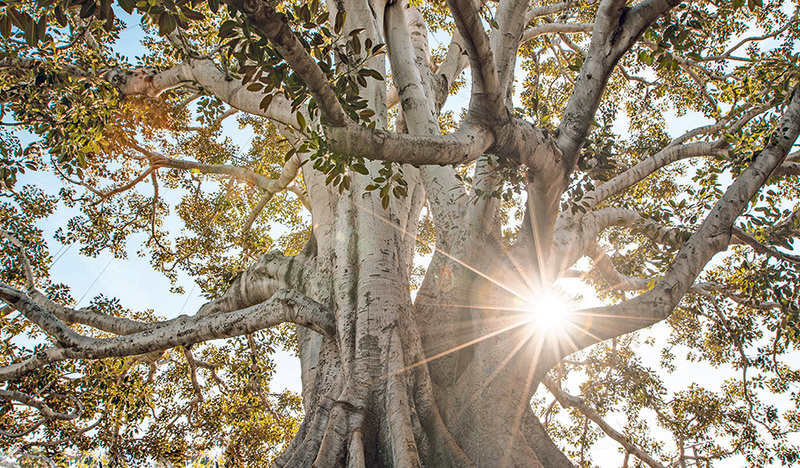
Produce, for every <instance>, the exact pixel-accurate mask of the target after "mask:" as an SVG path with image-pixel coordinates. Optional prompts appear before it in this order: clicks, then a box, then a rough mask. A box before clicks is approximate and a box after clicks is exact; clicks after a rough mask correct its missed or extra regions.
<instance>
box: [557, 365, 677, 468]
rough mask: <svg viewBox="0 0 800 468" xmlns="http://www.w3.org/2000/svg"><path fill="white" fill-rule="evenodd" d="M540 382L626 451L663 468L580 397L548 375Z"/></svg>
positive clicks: (559, 399) (654, 466)
mask: <svg viewBox="0 0 800 468" xmlns="http://www.w3.org/2000/svg"><path fill="white" fill-rule="evenodd" d="M542 383H543V384H544V386H545V387H547V390H549V391H550V393H551V394H552V395H553V396H554V397H555V399H556V401H558V403H559V404H560V405H561V406H562V407H563V408H575V409H577V410H578V411H580V412H581V413H582V414H583V415H584V416H585V417H587V418H588V419H589V420H591V421H592V422H594V423H595V424H597V426H598V427H599V428H600V430H602V431H603V432H605V433H606V435H607V436H609V437H611V438H612V439H614V440H615V441H617V442H618V443H619V444H620V445H622V446H623V447H624V448H625V450H626V452H627V453H630V454H632V455H635V456H636V457H638V458H639V459H640V460H642V461H643V462H644V463H646V464H647V466H649V467H651V468H665V467H664V465H662V464H661V463H659V462H658V461H656V460H655V459H654V458H652V457H651V456H650V455H648V454H647V453H646V452H645V451H644V450H642V449H640V448H639V447H637V446H636V445H634V444H632V443H631V442H630V441H629V440H628V438H627V437H625V435H623V434H621V433H619V432H618V431H617V430H615V429H614V428H613V427H611V425H610V424H608V423H607V422H606V421H605V420H604V419H603V417H602V416H600V415H599V414H597V412H596V411H595V410H594V409H592V408H591V407H590V406H589V405H588V404H587V403H586V402H584V401H583V400H582V399H581V398H579V397H576V396H573V395H570V394H568V393H566V392H565V391H563V390H561V389H560V388H559V387H558V385H557V384H556V383H555V382H553V380H552V379H551V378H550V377H548V376H545V378H544V379H543V380H542Z"/></svg>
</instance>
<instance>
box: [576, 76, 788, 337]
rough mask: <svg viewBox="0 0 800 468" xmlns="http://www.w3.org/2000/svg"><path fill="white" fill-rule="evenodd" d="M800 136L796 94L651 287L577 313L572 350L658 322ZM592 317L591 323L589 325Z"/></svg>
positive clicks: (725, 240)
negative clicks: (771, 131)
mask: <svg viewBox="0 0 800 468" xmlns="http://www.w3.org/2000/svg"><path fill="white" fill-rule="evenodd" d="M799 134H800V92H798V90H797V89H795V90H794V91H793V92H792V97H791V102H790V103H789V105H788V106H787V108H786V111H785V113H784V115H783V118H782V119H781V121H780V123H779V125H778V130H777V131H776V132H775V134H774V135H773V137H772V138H771V140H770V142H769V143H768V144H767V145H766V147H765V148H764V149H763V150H762V151H761V154H760V155H759V156H758V157H757V158H756V159H755V160H754V161H753V162H752V163H751V164H750V166H749V167H748V168H747V169H745V170H744V171H743V172H742V173H741V174H740V175H739V177H737V178H736V180H735V181H734V182H733V184H731V186H730V187H729V188H728V190H727V191H726V192H725V194H724V195H723V196H722V197H721V198H720V200H719V201H718V202H717V203H716V204H715V205H714V207H713V208H712V209H711V212H710V213H709V214H708V216H707V217H706V219H705V220H704V221H703V223H702V224H701V225H700V228H699V229H698V230H697V231H696V232H695V233H694V234H693V235H692V236H691V237H690V238H689V240H687V241H686V242H685V243H684V244H683V247H682V248H681V249H680V251H679V252H678V255H677V256H676V258H675V260H674V262H673V264H672V265H671V266H670V267H669V268H668V269H667V271H666V273H665V274H664V277H663V278H662V279H661V281H659V282H658V283H657V284H656V285H655V287H654V288H653V289H652V290H650V291H648V292H646V293H644V294H642V295H641V296H639V297H636V298H634V299H632V300H630V301H626V302H623V303H621V304H617V305H615V306H610V307H605V308H599V309H593V310H588V311H583V312H580V315H579V316H576V317H579V318H577V320H576V322H577V323H576V334H577V335H578V336H577V337H576V339H575V340H573V344H574V345H577V347H578V348H581V347H583V346H586V345H588V344H591V343H595V342H597V341H599V340H603V339H608V338H612V337H615V336H619V335H621V334H624V333H628V332H630V331H633V330H638V329H640V328H643V327H645V326H647V325H649V324H651V323H655V322H657V321H660V320H663V319H664V318H666V317H667V316H668V315H669V314H670V313H671V312H672V310H673V309H674V308H675V307H676V306H677V305H678V302H679V301H680V300H681V298H683V296H684V295H685V294H686V293H687V292H688V291H689V289H690V288H691V286H692V283H693V282H694V280H695V279H696V278H697V276H698V275H699V274H700V272H701V271H702V270H703V268H704V267H705V266H706V264H707V263H708V261H709V260H711V257H713V256H714V255H715V254H716V253H717V252H719V251H721V250H722V249H724V248H725V247H726V246H727V245H728V244H729V242H730V237H731V230H732V228H733V224H734V222H735V221H736V218H737V217H739V216H740V215H741V213H742V211H743V210H744V209H745V208H746V207H747V205H748V204H749V202H750V200H752V198H753V197H754V196H755V194H756V193H758V191H759V189H760V188H761V187H762V186H763V185H764V183H765V182H766V181H767V179H768V178H769V176H770V174H771V173H772V171H774V170H775V168H776V167H778V165H780V164H781V163H782V162H783V160H784V159H785V158H786V155H787V154H788V153H789V150H790V149H791V148H792V146H793V144H794V142H795V141H796V140H797V137H798V135H799ZM593 317H597V320H594V319H593Z"/></svg>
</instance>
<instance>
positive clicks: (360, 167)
mask: <svg viewBox="0 0 800 468" xmlns="http://www.w3.org/2000/svg"><path fill="white" fill-rule="evenodd" d="M350 167H352V168H353V170H354V171H356V172H358V173H359V174H364V175H368V174H369V169H367V166H365V165H363V164H361V163H354V164H353V165H352V166H350ZM371 187H374V186H371ZM375 188H377V187H375ZM367 190H370V189H367ZM373 190H374V189H373Z"/></svg>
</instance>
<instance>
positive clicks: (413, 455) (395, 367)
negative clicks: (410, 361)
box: [385, 329, 422, 467]
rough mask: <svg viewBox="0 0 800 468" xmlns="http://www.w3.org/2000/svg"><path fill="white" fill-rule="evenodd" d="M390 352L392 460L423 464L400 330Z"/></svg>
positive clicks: (401, 463)
mask: <svg viewBox="0 0 800 468" xmlns="http://www.w3.org/2000/svg"><path fill="white" fill-rule="evenodd" d="M388 354H389V360H388V369H387V370H388V371H389V378H388V379H386V398H385V401H386V416H387V419H388V420H387V424H388V430H389V439H390V441H391V447H392V461H393V464H394V466H407V467H417V466H422V464H421V462H420V460H419V451H418V449H417V443H416V440H415V439H414V433H413V431H412V424H411V404H410V402H409V398H408V395H409V392H408V384H407V382H406V377H405V375H404V374H403V373H402V370H403V368H404V367H405V363H404V360H403V345H402V344H401V343H400V337H399V336H398V333H397V330H396V329H394V330H392V332H391V338H390V339H389V349H388Z"/></svg>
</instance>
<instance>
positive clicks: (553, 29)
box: [519, 23, 594, 45]
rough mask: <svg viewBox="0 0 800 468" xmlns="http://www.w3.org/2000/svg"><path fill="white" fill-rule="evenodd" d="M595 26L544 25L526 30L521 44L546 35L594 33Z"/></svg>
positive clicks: (576, 24) (575, 24)
mask: <svg viewBox="0 0 800 468" xmlns="http://www.w3.org/2000/svg"><path fill="white" fill-rule="evenodd" d="M593 28H594V25H593V24H591V23H543V24H537V25H536V26H533V27H531V28H528V29H526V30H525V32H523V33H522V38H521V39H520V41H519V43H520V45H521V44H524V43H526V42H528V41H530V40H531V39H533V38H535V37H539V36H542V35H544V34H577V33H589V32H592V29H593Z"/></svg>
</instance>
